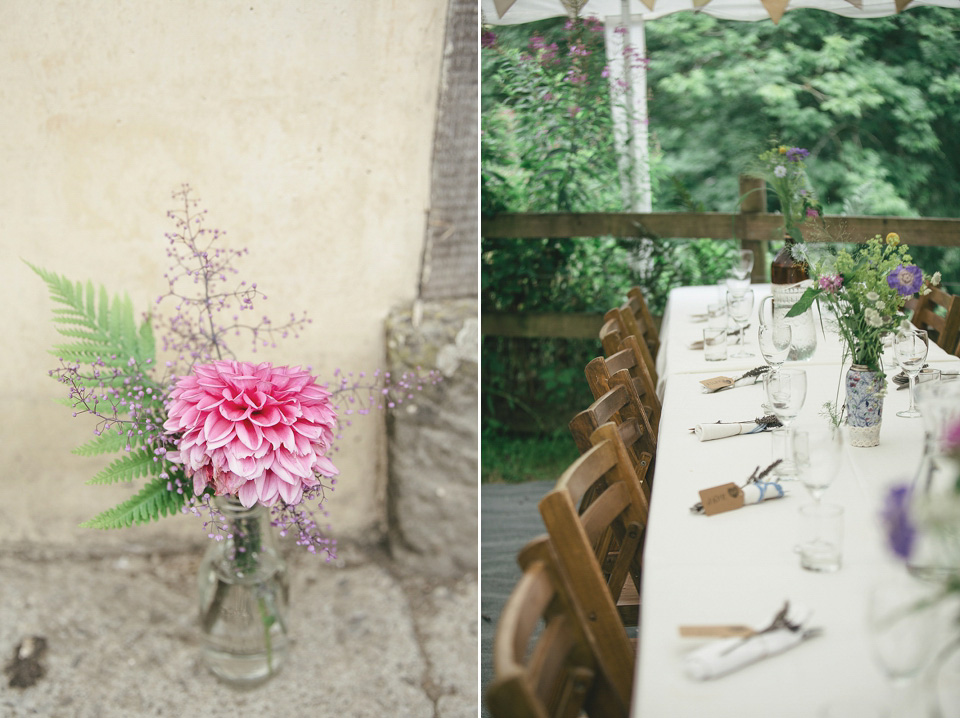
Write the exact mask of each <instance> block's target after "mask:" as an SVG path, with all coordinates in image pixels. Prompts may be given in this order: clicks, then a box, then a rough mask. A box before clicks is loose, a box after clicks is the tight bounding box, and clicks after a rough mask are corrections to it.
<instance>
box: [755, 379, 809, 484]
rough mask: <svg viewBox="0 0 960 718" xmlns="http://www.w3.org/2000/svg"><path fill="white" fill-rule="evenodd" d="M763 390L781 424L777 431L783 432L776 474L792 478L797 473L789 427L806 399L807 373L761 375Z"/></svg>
mask: <svg viewBox="0 0 960 718" xmlns="http://www.w3.org/2000/svg"><path fill="white" fill-rule="evenodd" d="M763 390H764V392H765V393H766V395H767V402H768V403H769V404H770V407H771V408H772V409H773V413H774V415H775V416H776V417H777V418H778V419H779V420H780V423H781V424H783V428H782V429H777V431H782V432H785V438H786V450H785V452H784V454H785V455H784V457H783V460H782V462H781V463H780V465H779V466H778V467H777V470H776V474H777V476H780V477H793V476H795V475H796V473H797V468H796V465H795V464H794V462H793V441H792V437H791V433H790V425H791V424H792V423H793V420H794V419H796V418H797V415H798V414H799V413H800V409H802V408H803V402H804V399H806V397H807V373H806V372H805V371H804V370H803V369H781V370H780V371H778V372H772V371H769V372H767V373H766V374H764V375H763Z"/></svg>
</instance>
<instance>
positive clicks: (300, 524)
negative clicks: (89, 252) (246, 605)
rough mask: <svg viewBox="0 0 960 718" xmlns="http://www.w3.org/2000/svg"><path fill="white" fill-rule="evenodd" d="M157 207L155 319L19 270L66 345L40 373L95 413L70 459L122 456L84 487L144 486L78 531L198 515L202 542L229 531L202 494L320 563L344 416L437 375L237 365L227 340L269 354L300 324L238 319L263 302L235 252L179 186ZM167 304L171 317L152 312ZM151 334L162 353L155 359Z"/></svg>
mask: <svg viewBox="0 0 960 718" xmlns="http://www.w3.org/2000/svg"><path fill="white" fill-rule="evenodd" d="M173 197H174V200H176V201H177V202H178V205H179V206H178V208H177V209H175V210H172V211H171V212H169V213H168V217H169V218H170V219H171V220H173V222H174V224H175V231H173V232H171V233H169V234H167V240H168V249H167V255H168V257H169V258H170V259H171V263H172V266H171V267H170V271H169V272H168V273H167V274H166V275H165V278H166V280H167V284H168V287H167V291H166V293H165V294H163V295H162V296H160V297H158V299H157V301H156V304H157V309H156V311H155V313H154V314H152V315H146V316H144V317H143V318H142V320H140V321H138V320H137V319H136V318H135V316H134V311H133V305H132V303H131V301H130V299H129V297H127V296H119V295H116V296H114V297H112V298H111V297H110V296H109V294H108V293H107V290H106V289H105V288H104V287H100V288H99V289H98V288H96V287H95V286H94V285H93V283H92V282H87V283H86V284H83V283H81V282H76V283H74V282H72V281H70V280H68V279H67V278H65V277H63V276H60V275H57V274H54V273H52V272H48V271H46V270H44V269H41V268H38V267H35V266H33V265H30V266H31V268H32V269H33V270H34V271H35V272H36V273H37V274H38V275H39V276H40V277H41V278H42V279H43V280H44V281H45V282H46V284H47V286H48V288H49V290H50V293H51V297H52V298H53V300H54V301H55V302H57V303H58V304H59V305H61V306H60V307H58V308H55V309H54V310H53V312H54V317H53V321H54V323H55V324H56V326H57V330H58V331H59V333H60V334H61V335H63V336H64V337H66V338H68V339H69V340H70V341H69V342H67V343H63V344H58V345H56V346H55V347H54V350H53V352H52V353H53V354H54V355H55V356H57V357H58V358H59V361H60V366H59V367H58V368H57V369H54V370H53V371H51V372H50V374H51V375H52V376H54V377H56V378H57V379H58V381H60V382H61V383H62V384H64V385H65V386H66V387H67V402H68V403H69V405H71V406H72V407H73V410H74V413H73V415H74V416H80V415H83V414H87V415H91V416H93V417H95V418H96V419H97V425H96V428H95V431H94V434H95V437H94V438H93V439H92V440H91V441H89V442H87V443H86V444H84V445H83V446H80V447H79V448H77V449H75V450H74V453H75V454H78V455H81V456H94V455H101V454H107V453H114V452H120V453H121V456H120V458H118V459H116V460H114V461H113V462H112V463H111V464H110V465H109V466H107V467H106V468H105V469H103V470H102V471H100V472H99V473H97V474H96V475H95V476H94V477H93V478H92V479H91V480H90V481H88V482H87V483H89V484H112V483H116V482H119V481H127V482H131V481H134V480H137V479H142V478H145V479H147V481H146V483H145V485H144V486H143V488H142V489H141V490H140V491H139V493H137V494H136V495H135V496H133V497H132V498H130V499H128V500H126V501H124V502H122V503H121V504H119V505H118V506H116V507H114V508H112V509H109V510H107V511H104V512H102V513H101V514H99V515H98V516H96V517H94V518H93V519H91V520H89V521H87V522H85V523H84V524H82V526H84V527H90V528H101V529H108V528H122V527H129V526H133V525H135V524H142V523H147V522H149V521H152V520H156V519H159V518H160V517H161V516H167V515H173V514H175V513H193V514H195V515H198V516H204V515H206V516H208V517H209V518H208V520H207V521H206V523H205V526H207V527H208V529H209V531H210V536H211V538H214V539H217V540H222V539H223V538H224V535H225V534H226V532H227V525H226V521H225V520H224V517H223V516H222V515H220V514H219V512H218V511H217V510H216V508H215V506H214V505H213V503H212V502H211V498H212V497H213V496H231V497H236V499H238V500H239V502H240V503H242V504H243V505H244V506H245V507H250V506H253V505H254V504H256V503H260V504H262V505H264V506H267V507H269V509H270V511H271V519H272V523H273V525H274V526H277V527H279V528H280V533H281V535H286V534H287V533H288V532H289V533H292V534H293V535H294V536H295V537H296V540H297V543H298V544H300V545H302V546H304V547H306V549H307V550H308V551H310V552H311V553H316V552H317V551H320V552H322V553H325V554H326V557H327V560H328V561H329V560H331V559H332V558H334V557H335V554H336V541H335V539H332V538H329V537H328V536H326V534H325V532H324V530H321V528H320V527H319V525H318V523H317V515H318V514H321V515H325V500H326V495H327V492H330V491H333V490H334V488H335V485H336V476H337V474H338V471H337V468H336V466H335V465H334V464H333V462H332V460H331V453H332V452H333V451H335V446H334V444H335V441H336V439H338V438H340V437H341V436H342V434H341V433H340V432H341V431H342V429H343V427H344V425H346V426H349V425H350V422H351V419H352V417H353V416H355V415H362V414H367V413H369V412H370V411H371V410H374V409H386V408H392V407H394V406H396V405H398V404H402V403H403V402H404V401H407V400H409V399H412V398H413V396H414V392H416V391H419V390H421V389H422V388H423V386H424V384H426V383H428V382H429V383H436V382H437V381H439V376H438V375H437V373H436V372H433V371H430V372H428V373H426V374H424V375H422V376H421V375H420V374H419V372H411V373H404V374H403V375H402V376H399V377H391V375H390V373H389V372H381V371H379V370H377V371H376V372H373V373H372V374H370V375H368V374H367V373H365V372H359V373H358V374H357V375H356V376H354V373H353V372H341V371H340V370H339V369H337V371H336V372H335V373H334V383H333V385H332V386H330V385H321V384H319V383H318V381H317V378H316V377H315V376H313V374H311V372H310V370H309V369H304V368H300V367H290V366H273V365H272V364H270V363H268V362H259V363H258V362H251V361H238V360H237V359H236V358H235V357H234V354H233V352H232V351H231V350H230V349H229V347H228V344H227V340H228V338H231V339H233V338H236V337H242V336H244V335H246V336H247V338H248V340H249V344H248V349H247V351H249V352H250V353H251V354H255V353H256V352H257V350H258V348H264V347H275V346H276V342H277V341H278V340H280V339H283V338H286V337H288V336H290V335H291V334H292V335H293V336H298V335H299V332H301V331H303V330H304V328H305V327H306V326H308V325H309V324H310V323H311V320H310V319H308V318H307V317H306V315H305V314H304V315H301V316H299V317H297V316H296V315H293V314H291V315H290V318H289V320H287V321H285V322H282V323H274V322H272V321H271V320H270V319H269V318H268V317H266V316H263V317H261V318H260V319H247V317H251V316H252V315H253V314H254V306H255V302H256V301H258V300H265V299H266V296H265V295H263V294H262V293H261V292H260V290H258V289H257V285H256V284H248V283H247V282H246V281H237V282H235V283H232V284H230V285H228V282H230V281H231V280H230V279H229V278H230V277H231V275H236V274H237V273H238V270H237V269H236V268H235V267H234V260H236V259H237V258H239V257H241V256H243V255H244V254H246V250H231V249H227V248H224V247H222V246H221V245H220V240H221V239H222V236H223V234H225V233H223V232H221V231H220V230H215V229H213V230H211V229H207V228H206V227H205V226H204V222H205V216H206V210H203V211H200V210H199V209H198V204H199V202H198V200H196V199H195V198H194V197H193V196H192V190H191V189H190V187H189V186H188V185H184V186H183V187H181V189H180V190H179V191H177V192H175V193H174V195H173ZM167 305H172V307H173V311H172V313H171V314H168V315H164V314H162V313H161V312H160V309H161V307H163V308H165V307H166V306H167ZM155 332H159V334H160V340H161V341H160V344H161V348H162V351H163V352H165V353H166V354H167V355H168V356H169V357H170V358H169V359H167V360H166V361H164V362H159V361H158V360H157V356H156V354H157V346H156V345H157V341H156V339H155V336H156V335H155Z"/></svg>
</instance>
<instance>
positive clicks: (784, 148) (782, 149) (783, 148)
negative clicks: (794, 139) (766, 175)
mask: <svg viewBox="0 0 960 718" xmlns="http://www.w3.org/2000/svg"><path fill="white" fill-rule="evenodd" d="M777 152H779V153H780V154H781V155H785V154H787V146H786V145H780V146H779V147H778V148H777Z"/></svg>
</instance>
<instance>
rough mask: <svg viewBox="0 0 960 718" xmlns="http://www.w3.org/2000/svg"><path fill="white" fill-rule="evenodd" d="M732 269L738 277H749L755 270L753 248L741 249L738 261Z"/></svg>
mask: <svg viewBox="0 0 960 718" xmlns="http://www.w3.org/2000/svg"><path fill="white" fill-rule="evenodd" d="M730 271H731V272H733V274H734V276H736V277H737V278H738V279H746V278H747V277H749V276H750V272H752V271H753V250H751V249H741V250H740V252H739V256H738V257H737V263H736V264H735V265H733V269H731V270H730Z"/></svg>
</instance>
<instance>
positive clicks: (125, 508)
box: [27, 263, 186, 528]
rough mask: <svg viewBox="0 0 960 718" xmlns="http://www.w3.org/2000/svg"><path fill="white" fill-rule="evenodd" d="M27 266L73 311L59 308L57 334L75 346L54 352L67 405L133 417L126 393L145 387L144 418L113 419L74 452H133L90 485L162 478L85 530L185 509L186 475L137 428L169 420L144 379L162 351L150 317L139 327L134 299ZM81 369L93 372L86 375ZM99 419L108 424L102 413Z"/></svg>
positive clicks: (141, 398) (140, 399) (156, 389)
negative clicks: (180, 489)
mask: <svg viewBox="0 0 960 718" xmlns="http://www.w3.org/2000/svg"><path fill="white" fill-rule="evenodd" d="M27 264H28V266H29V267H30V268H31V269H32V270H33V271H34V272H35V273H36V274H37V275H39V276H40V277H41V278H42V279H43V280H44V282H46V284H47V287H48V288H49V290H50V296H51V298H52V299H53V300H54V301H55V302H57V303H59V304H62V305H65V306H63V307H57V308H55V309H54V310H53V321H54V323H55V325H56V327H57V331H58V332H59V333H60V334H61V335H62V336H64V337H67V338H68V339H71V340H72V341H70V342H67V343H63V344H58V345H56V346H55V347H54V350H53V352H52V353H53V354H54V355H55V356H57V357H59V358H60V360H61V362H62V363H63V365H64V367H66V368H65V369H63V370H61V371H62V372H63V373H62V374H58V376H60V377H61V378H62V377H64V376H65V377H66V378H67V383H70V384H72V385H73V387H74V392H73V393H72V394H71V398H70V399H69V400H67V401H66V403H68V404H69V405H71V406H73V407H74V408H81V409H82V410H83V411H92V412H99V411H100V409H99V408H98V407H100V406H110V407H111V411H113V412H122V413H126V414H129V406H130V402H127V403H126V404H124V403H123V402H121V401H120V400H119V398H118V397H120V396H122V395H123V394H122V392H128V391H131V387H132V386H135V387H138V389H137V396H136V401H135V403H136V404H137V405H138V409H137V416H136V417H134V416H130V419H129V420H128V421H123V420H121V418H120V416H115V417H106V419H105V422H106V423H110V424H111V426H110V427H109V428H107V429H105V430H104V431H103V432H102V433H100V434H99V435H98V436H97V437H96V438H95V439H92V440H91V441H89V442H87V443H85V444H83V445H82V446H79V447H77V448H76V449H74V451H73V453H75V454H78V455H80V456H96V455H100V454H105V453H112V452H118V451H123V452H126V453H125V454H124V455H123V456H121V457H120V458H118V459H116V460H114V461H113V462H112V463H111V464H110V465H109V466H107V467H106V468H105V469H103V470H102V471H100V472H98V473H97V474H96V475H95V476H94V477H93V478H92V479H90V480H89V481H88V482H87V483H88V484H112V483H116V482H119V481H133V480H135V479H139V478H145V477H155V478H154V479H153V480H152V481H150V482H149V483H147V484H146V485H145V486H144V488H143V489H142V490H141V491H140V492H139V493H138V494H137V495H136V496H134V497H133V498H131V499H128V500H127V501H124V502H123V503H121V504H120V505H119V506H117V507H115V508H113V509H110V510H108V511H105V512H103V513H101V514H100V515H99V516H97V517H95V518H94V519H92V520H91V521H88V522H86V523H84V524H82V526H85V527H92V528H122V527H127V526H131V525H132V524H135V523H145V522H147V521H150V520H152V519H156V518H158V517H159V516H161V515H167V514H172V513H174V512H175V511H178V510H179V509H180V507H181V506H183V503H184V501H185V500H186V498H185V495H184V493H177V492H176V491H175V490H174V489H173V488H172V487H173V483H171V479H170V478H169V477H170V476H171V475H174V474H179V477H178V478H182V471H183V470H182V468H181V467H179V466H174V465H172V464H170V463H169V462H167V461H163V460H160V459H158V458H157V457H156V456H155V454H154V450H153V447H152V446H150V445H149V444H147V441H148V439H149V438H150V437H149V435H150V432H148V431H144V430H143V429H142V426H140V425H138V424H137V422H138V421H141V422H142V421H144V419H145V418H146V417H149V418H150V420H151V421H152V422H153V424H154V425H159V424H161V423H162V421H163V416H164V414H165V411H164V406H163V399H162V394H163V392H162V387H160V386H159V385H158V384H156V383H155V382H154V381H152V380H151V379H150V378H149V377H148V376H147V375H146V374H145V373H144V370H145V368H146V367H148V366H149V365H151V364H152V363H153V361H154V354H155V351H156V347H155V342H154V337H153V330H152V328H151V326H150V320H149V318H147V319H145V320H144V321H143V322H142V323H141V324H140V326H139V327H138V326H137V323H136V321H135V319H134V314H133V304H132V303H131V301H130V298H129V297H128V296H123V297H120V296H115V297H113V299H112V300H111V298H110V297H109V295H108V294H107V291H106V289H105V288H104V287H100V289H99V291H98V290H97V289H96V288H95V287H94V285H93V283H92V282H87V283H86V284H83V283H82V282H76V283H74V282H72V281H70V280H68V279H67V278H66V277H63V276H61V275H57V274H54V273H52V272H48V271H46V270H44V269H40V268H39V267H35V266H33V265H31V264H29V263H27ZM80 367H84V368H85V367H90V369H89V370H86V369H83V370H81V369H80ZM82 387H86V388H87V389H89V390H90V393H89V394H88V395H86V396H85V397H82V396H80V388H82ZM87 401H90V402H92V403H93V408H91V407H90V406H89V405H88V404H87V403H85V402H87ZM124 407H126V408H124ZM97 415H98V416H101V418H102V419H103V418H104V417H103V415H102V414H99V413H98V414H97ZM118 427H119V428H118Z"/></svg>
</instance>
